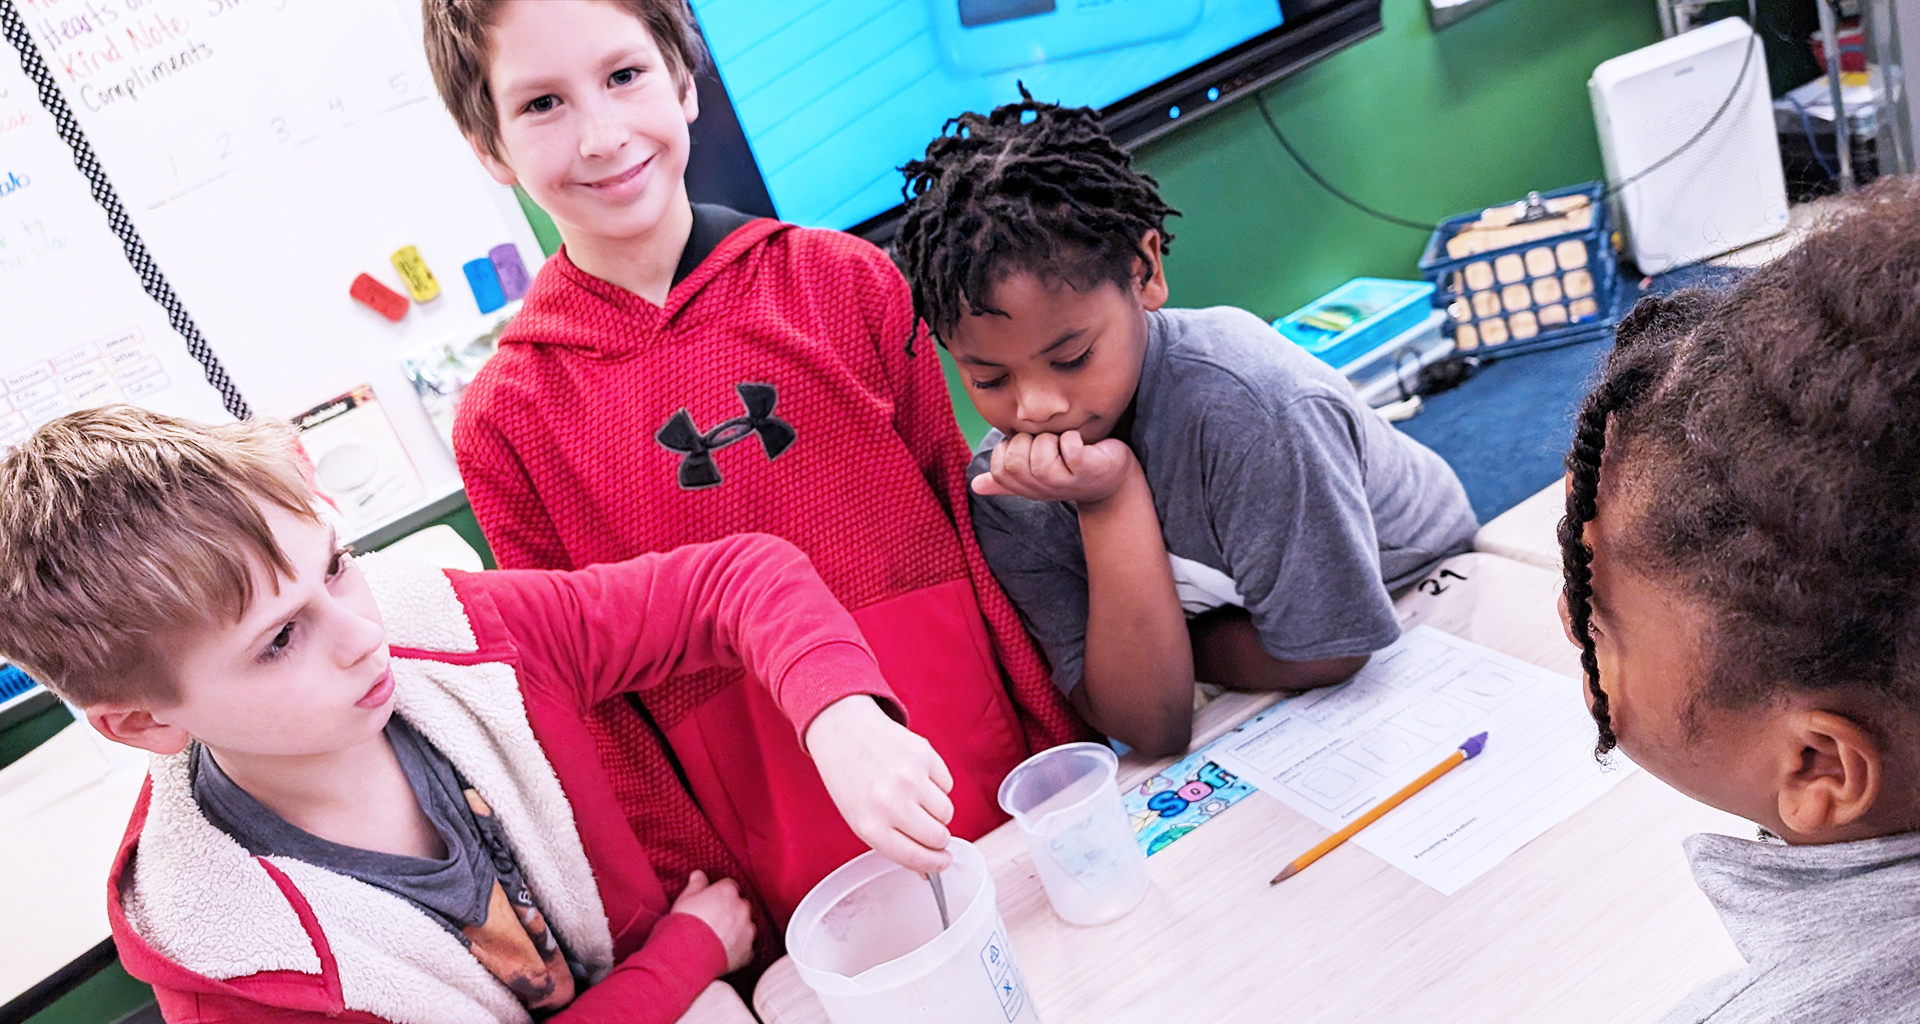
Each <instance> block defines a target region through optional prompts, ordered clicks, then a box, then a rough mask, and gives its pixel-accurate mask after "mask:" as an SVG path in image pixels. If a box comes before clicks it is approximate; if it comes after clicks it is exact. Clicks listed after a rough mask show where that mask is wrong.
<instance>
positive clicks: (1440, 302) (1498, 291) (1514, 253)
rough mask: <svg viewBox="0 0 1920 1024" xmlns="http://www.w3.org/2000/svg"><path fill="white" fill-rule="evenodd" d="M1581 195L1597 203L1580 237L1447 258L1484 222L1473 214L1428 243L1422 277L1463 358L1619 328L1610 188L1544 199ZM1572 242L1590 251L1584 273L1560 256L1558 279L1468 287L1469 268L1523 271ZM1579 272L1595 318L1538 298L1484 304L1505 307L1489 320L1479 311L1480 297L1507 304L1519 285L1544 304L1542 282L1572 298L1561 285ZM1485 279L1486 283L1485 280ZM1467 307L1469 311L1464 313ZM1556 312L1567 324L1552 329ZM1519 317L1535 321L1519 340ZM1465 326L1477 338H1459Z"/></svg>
mask: <svg viewBox="0 0 1920 1024" xmlns="http://www.w3.org/2000/svg"><path fill="white" fill-rule="evenodd" d="M1582 194H1584V195H1586V196H1587V197H1588V198H1589V199H1590V200H1592V203H1593V220H1592V222H1591V223H1590V224H1589V226H1588V227H1587V228H1586V229H1584V230H1581V231H1569V232H1566V233H1564V234H1560V235H1554V236H1551V237H1547V238H1539V239H1535V240H1533V241H1530V242H1522V243H1520V244H1519V245H1511V246H1507V247H1505V248H1501V249H1490V250H1488V251H1486V252H1482V253H1476V254H1474V255H1472V256H1464V257H1460V258H1458V259H1455V258H1452V257H1449V256H1448V255H1447V246H1446V243H1447V240H1448V239H1450V238H1452V237H1453V236H1454V235H1455V234H1457V233H1458V232H1459V231H1460V229H1461V228H1463V227H1465V226H1466V225H1468V224H1471V223H1473V222H1475V221H1477V220H1479V219H1480V213H1481V211H1479V210H1474V211H1472V212H1471V213H1463V214H1460V215H1459V216H1457V217H1449V218H1447V219H1446V220H1445V221H1443V222H1442V223H1441V224H1440V226H1439V227H1438V228H1436V229H1435V230H1434V232H1433V235H1432V237H1431V238H1429V239H1428V240H1427V248H1426V252H1425V253H1424V254H1423V255H1422V256H1421V257H1420V274H1421V276H1423V277H1425V278H1426V279H1427V280H1428V281H1430V282H1432V283H1433V285H1434V292H1433V304H1434V306H1435V307H1437V308H1439V309H1441V310H1445V311H1447V313H1448V316H1447V323H1446V327H1445V328H1443V329H1444V330H1445V332H1446V334H1447V336H1448V337H1450V338H1453V339H1454V343H1455V346H1456V347H1457V349H1458V350H1459V351H1461V352H1472V351H1474V350H1475V349H1485V350H1487V354H1488V355H1499V354H1505V353H1509V352H1524V351H1527V350H1529V349H1536V348H1545V347H1551V346H1554V345H1560V344H1566V343H1569V342H1573V341H1580V340H1587V339H1591V338H1595V337H1599V336H1602V335H1610V334H1611V333H1612V331H1613V327H1614V324H1615V323H1616V322H1617V320H1618V317H1617V316H1616V315H1615V313H1614V306H1615V297H1616V295H1617V294H1618V292H1619V289H1620V270H1619V266H1618V264H1617V263H1616V261H1615V258H1614V252H1613V230H1612V227H1611V219H1610V217H1609V213H1608V209H1607V204H1606V203H1605V202H1604V201H1602V197H1603V196H1604V195H1605V194H1606V189H1605V186H1604V185H1603V184H1602V183H1600V182H1597V181H1590V182H1587V183H1586V184H1584V185H1573V186H1570V187H1568V188H1561V189H1555V190H1553V191H1551V192H1543V193H1541V198H1542V199H1554V198H1558V197H1560V196H1570V195H1582ZM1571 241H1578V242H1580V243H1581V244H1582V245H1583V246H1584V247H1585V249H1586V253H1587V257H1586V262H1585V264H1584V265H1582V266H1580V267H1577V268H1572V269H1569V268H1568V267H1567V266H1565V265H1564V264H1562V263H1560V262H1559V260H1558V257H1557V256H1556V257H1555V266H1554V270H1553V271H1552V272H1550V273H1545V274H1535V273H1533V272H1532V270H1531V269H1529V270H1528V273H1527V276H1526V277H1525V278H1523V279H1522V281H1520V282H1510V281H1504V280H1500V279H1499V278H1497V277H1496V279H1495V283H1494V284H1493V285H1492V286H1491V287H1486V288H1475V287H1473V286H1472V285H1471V284H1470V283H1469V281H1468V278H1469V277H1470V276H1474V275H1469V274H1468V273H1467V268H1468V266H1469V265H1470V264H1476V263H1486V264H1488V265H1489V266H1492V265H1495V264H1497V263H1498V262H1499V261H1500V260H1501V258H1502V257H1510V258H1512V259H1517V260H1519V261H1520V263H1521V264H1522V266H1523V267H1525V266H1527V256H1528V254H1529V253H1532V252H1533V251H1534V250H1538V249H1541V248H1545V249H1547V250H1549V251H1554V250H1556V249H1557V247H1558V246H1559V245H1560V243H1562V242H1571ZM1575 270H1578V271H1584V272H1585V274H1586V280H1584V281H1582V283H1581V286H1582V287H1588V286H1589V284H1590V291H1588V292H1587V293H1586V294H1584V295H1581V296H1580V298H1587V297H1591V298H1592V299H1593V310H1592V312H1590V313H1584V314H1576V313H1572V312H1570V311H1571V310H1572V307H1573V302H1572V301H1571V300H1569V299H1564V298H1563V299H1562V300H1560V301H1558V302H1556V301H1553V300H1552V299H1551V298H1549V299H1548V300H1547V301H1539V299H1538V298H1537V297H1536V298H1535V300H1534V301H1533V302H1532V303H1531V304H1529V305H1518V304H1508V303H1506V302H1505V301H1504V298H1497V299H1494V300H1485V299H1481V300H1480V301H1482V302H1487V303H1488V305H1490V304H1491V301H1499V302H1500V308H1499V309H1498V310H1490V311H1488V312H1484V313H1483V312H1482V311H1481V307H1480V306H1479V305H1476V299H1479V298H1480V296H1482V295H1484V294H1493V295H1495V296H1503V295H1504V293H1505V291H1506V289H1507V288H1508V287H1510V286H1512V285H1514V284H1517V283H1524V284H1525V285H1526V286H1527V287H1528V290H1529V292H1532V293H1533V294H1534V295H1535V296H1538V295H1539V294H1540V293H1539V292H1537V291H1535V289H1534V285H1535V283H1536V282H1538V281H1541V280H1542V279H1544V278H1551V279H1552V282H1553V283H1552V284H1551V285H1548V286H1546V287H1545V294H1546V295H1547V296H1551V295H1552V294H1553V292H1554V289H1555V288H1559V290H1560V291H1561V292H1563V293H1564V294H1565V295H1571V294H1572V293H1571V290H1570V289H1569V288H1568V287H1567V286H1565V285H1563V282H1566V281H1567V280H1568V278H1569V275H1570V274H1573V272H1574V271H1575ZM1479 276H1481V277H1483V278H1484V272H1483V274H1481V275H1479ZM1576 279H1577V277H1576ZM1462 303H1464V308H1463V306H1462V305H1460V304H1462ZM1556 305H1557V306H1559V310H1558V311H1557V315H1564V317H1565V318H1564V319H1562V320H1559V321H1558V322H1554V323H1549V322H1548V320H1549V315H1550V310H1551V307H1554V306H1556ZM1583 308H1584V304H1583ZM1516 314H1524V315H1525V316H1526V317H1531V318H1532V320H1531V321H1522V322H1528V323H1529V324H1530V326H1531V328H1532V333H1531V334H1530V335H1529V336H1527V337H1521V332H1520V331H1517V330H1515V329H1514V328H1513V326H1512V324H1513V322H1514V320H1515V318H1516ZM1491 321H1498V331H1497V335H1496V332H1493V331H1489V330H1487V324H1488V323H1489V322H1491ZM1462 326H1470V327H1472V328H1473V329H1474V330H1473V331H1472V332H1471V334H1468V333H1467V332H1463V331H1461V330H1460V328H1461V327H1462ZM1492 336H1498V337H1499V338H1500V340H1498V341H1490V340H1488V338H1489V337H1492Z"/></svg>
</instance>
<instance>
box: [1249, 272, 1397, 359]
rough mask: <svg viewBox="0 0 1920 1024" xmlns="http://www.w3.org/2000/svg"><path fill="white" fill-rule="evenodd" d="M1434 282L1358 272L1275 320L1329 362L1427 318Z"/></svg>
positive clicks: (1362, 350) (1370, 348)
mask: <svg viewBox="0 0 1920 1024" xmlns="http://www.w3.org/2000/svg"><path fill="white" fill-rule="evenodd" d="M1432 295H1433V285H1431V284H1427V283H1423V282H1420V281H1389V280H1386V279H1384V278H1378V277H1356V278H1354V279H1353V280H1351V281H1348V282H1347V283H1346V284H1343V285H1341V286H1340V287H1338V288H1335V289H1334V290H1333V291H1330V292H1328V293H1327V294H1325V295H1322V296H1320V297H1319V298H1317V299H1315V300H1313V301H1312V302H1311V303H1308V304H1307V305H1306V306H1304V307H1302V308H1300V309H1298V310H1295V311H1294V312H1292V313H1289V314H1287V315H1286V316H1283V317H1281V318H1280V319H1278V320H1275V321H1274V322H1273V327H1274V330H1277V331H1279V332H1280V333H1281V334H1282V335H1284V336H1285V337H1286V338H1287V339H1288V340H1289V341H1292V342H1293V343H1294V344H1296V345H1299V346H1300V347H1301V348H1303V349H1306V350H1307V352H1308V353H1309V354H1311V355H1313V356H1314V357H1315V358H1317V359H1319V360H1320V361H1321V362H1323V363H1326V364H1327V365H1329V366H1333V367H1340V366H1344V365H1346V364H1347V363H1349V362H1352V361H1353V359H1354V358H1355V357H1357V356H1361V355H1364V354H1366V353H1368V352H1371V351H1373V350H1374V349H1376V348H1379V347H1380V346H1381V345H1384V344H1386V343H1387V342H1389V341H1392V340H1393V339H1394V338H1395V337H1396V336H1398V335H1400V334H1402V333H1404V332H1405V331H1407V330H1408V329H1409V328H1412V327H1416V326H1418V325H1419V324H1420V322H1421V321H1422V320H1425V319H1426V318H1427V311H1428V310H1429V309H1432V308H1433V303H1432V302H1431V301H1429V300H1430V298H1431V296H1432Z"/></svg>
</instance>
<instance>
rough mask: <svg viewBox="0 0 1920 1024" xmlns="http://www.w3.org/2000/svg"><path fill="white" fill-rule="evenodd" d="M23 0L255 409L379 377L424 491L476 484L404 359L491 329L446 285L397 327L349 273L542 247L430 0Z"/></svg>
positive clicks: (89, 134)
mask: <svg viewBox="0 0 1920 1024" xmlns="http://www.w3.org/2000/svg"><path fill="white" fill-rule="evenodd" d="M4 3H11V4H13V5H14V6H15V8H16V9H17V10H18V11H19V12H20V16H21V19H22V20H23V21H24V23H25V30H26V32H27V33H28V34H29V35H31V37H32V40H33V42H34V44H35V45H36V46H37V48H38V49H39V51H40V53H41V54H43V55H44V57H45V61H46V64H47V66H48V68H49V71H50V76H51V78H52V80H53V81H54V82H56V83H57V84H58V87H59V90H60V92H61V93H62V94H63V95H64V96H65V97H66V101H67V105H68V106H69V107H70V108H71V109H72V113H73V119H74V121H75V122H76V123H77V125H78V127H79V129H80V130H81V131H83V132H84V134H85V136H86V138H87V139H88V140H89V141H90V143H91V145H92V147H93V149H94V150H95V151H96V152H97V153H98V155H99V164H100V166H101V167H102V168H103V169H104V171H105V173H106V175H107V176H108V177H109V178H111V179H112V182H113V187H114V189H115V191H117V193H118V194H119V197H120V200H121V202H122V203H123V204H124V206H125V209H126V212H127V217H128V219H129V220H130V221H131V222H132V223H133V225H134V226H135V227H136V228H137V229H138V232H139V235H140V236H141V237H142V238H143V239H144V240H145V244H146V246H147V248H148V249H149V250H150V251H151V253H152V257H153V260H154V262H156V263H157V265H158V266H159V267H160V268H162V269H163V270H164V271H165V275H166V277H167V280H168V281H169V282H170V284H171V287H172V289H173V291H174V292H175V293H177V295H178V299H179V302H180V303H181V304H183V305H184V307H185V308H186V309H188V310H191V311H192V317H193V320H194V322H195V324H196V325H197V327H198V329H199V330H200V331H201V332H203V333H204V335H205V338H206V343H207V345H208V346H209V347H210V348H211V349H212V350H213V351H214V352H216V353H217V354H218V361H219V364H220V365H221V366H222V367H223V368H224V371H225V372H226V373H227V374H230V375H231V381H232V385H233V386H234V387H235V388H236V389H237V390H238V392H239V393H241V394H243V395H244V396H245V401H246V403H247V404H248V405H249V406H250V407H251V409H252V410H253V411H254V412H257V413H260V414H263V415H268V416H274V417H282V418H285V417H292V416H297V415H299V414H300V413H302V412H304V411H306V410H309V409H312V408H314V407H315V406H316V405H319V404H321V403H325V402H328V401H331V400H333V399H335V398H337V397H338V396H340V395H342V394H346V393H348V392H351V391H353V390H354V389H356V388H360V387H363V386H365V387H370V388H371V389H372V390H373V392H374V393H376V394H377V395H378V396H380V397H381V398H383V399H384V401H381V402H379V403H377V406H378V407H379V408H381V409H383V410H384V411H385V414H386V415H387V417H388V418H389V419H390V420H391V421H392V426H393V429H394V431H395V432H396V434H397V435H398V437H399V438H400V440H401V442H402V444H403V446H404V448H405V449H406V450H407V452H408V454H409V455H410V457H411V458H412V459H413V462H414V464H415V466H416V467H417V469H418V470H419V472H420V474H421V476H422V478H423V480H424V481H425V482H426V484H427V485H428V486H429V487H431V488H433V489H434V491H435V492H436V493H439V492H444V491H449V490H453V489H457V488H458V485H459V476H458V472H457V470H456V468H455V467H454V465H453V460H452V458H451V456H450V454H449V453H447V451H446V450H445V448H444V446H443V445H442V444H441V443H440V441H439V437H438V434H437V433H436V431H435V429H434V425H433V423H432V421H431V419H430V418H429V417H428V415H427V412H426V410H425V409H424V408H423V407H422V406H421V404H420V402H419V401H418V400H417V399H416V398H415V396H414V392H413V385H412V383H411V382H410V381H409V380H408V379H407V377H406V375H405V373H404V372H403V369H402V365H401V362H402V359H403V357H404V356H405V354H406V353H407V352H409V351H411V350H413V349H416V348H418V347H420V346H421V345H423V344H426V343H429V342H437V341H443V340H445V338H447V337H449V336H455V335H462V334H466V335H469V336H470V335H472V334H475V333H479V331H480V329H481V327H480V321H481V314H480V311H479V310H478V309H477V308H476V307H475V304H474V301H473V299H472V297H471V296H468V295H466V294H465V293H464V292H456V291H454V290H452V289H448V293H447V294H443V295H441V296H439V297H438V298H434V297H433V296H428V297H427V298H424V299H423V298H420V297H419V296H416V297H415V302H414V304H413V305H412V306H411V308H410V309H409V310H408V311H407V312H406V314H405V316H404V319H398V320H397V321H389V320H387V319H384V318H382V317H381V316H379V315H377V314H375V313H374V312H372V311H371V310H369V309H367V308H366V307H364V306H362V305H361V304H360V303H358V302H356V301H354V300H353V298H352V297H351V295H350V294H349V292H350V287H351V285H352V284H353V282H354V281H355V280H356V278H357V277H359V276H361V275H363V274H365V273H368V272H371V273H373V274H374V275H375V276H376V277H381V276H382V275H389V276H390V274H391V269H392V268H391V264H390V258H391V256H392V254H393V253H395V252H396V251H400V250H404V249H409V248H411V249H413V250H414V251H415V252H416V253H417V254H418V256H419V258H421V259H422V260H424V261H425V263H426V265H427V266H429V267H431V268H432V270H433V272H434V273H436V274H437V275H438V277H439V278H440V279H442V280H448V279H452V280H458V279H459V277H460V268H461V266H462V265H463V264H465V263H466V262H468V261H470V260H472V259H473V258H475V257H476V256H480V257H484V256H485V255H486V254H487V253H488V252H489V251H491V250H493V249H494V248H496V247H498V246H501V245H502V244H504V243H509V242H511V243H515V244H517V245H518V247H519V251H521V252H523V253H536V254H537V253H538V252H539V251H540V250H539V248H538V243H537V241H536V240H535V239H534V238H533V235H532V232H531V229H530V228H529V227H528V225H527V223H526V219H525V216H524V215H523V214H522V213H521V212H520V210H519V207H518V205H517V204H516V202H515V200H514V198H513V194H512V192H511V191H510V190H508V189H505V188H503V187H502V186H500V185H498V184H497V183H495V182H494V181H493V180H491V179H490V178H488V177H487V175H486V174H485V172H484V170H483V169H482V168H481V166H480V164H479V162H478V160H477V159H476V158H475V157H474V155H473V152H472V150H471V148H470V147H469V146H468V145H467V143H466V140H465V139H463V138H462V137H461V135H460V133H459V131H458V130H457V129H456V128H455V126H454V124H453V121H452V118H451V117H450V116H449V115H448V114H447V112H446V110H445V108H444V107H443V105H442V104H441V102H440V98H439V96H438V95H437V94H436V92H435V90H434V86H433V82H432V77H431V74H430V72H429V71H428V68H427V64H426V58H425V54H424V52H423V48H422V44H421V36H420V29H419V25H418V21H417V17H418V15H417V13H412V14H409V13H408V8H409V7H411V8H412V10H413V11H414V12H417V11H418V7H419V5H418V0H0V4H4ZM0 173H4V172H0ZM4 202H5V200H0V204H4ZM3 209H4V207H3V206H0V210H3ZM382 279H385V278H382ZM396 284H397V282H393V281H389V286H390V287H392V286H395V285H396ZM153 333H154V332H153V331H152V330H151V329H149V330H147V331H146V334H147V336H148V337H152V336H153ZM102 334H103V336H104V334H105V332H102ZM171 376H172V379H173V380H174V382H175V386H178V382H179V379H180V376H179V375H178V374H174V375H171Z"/></svg>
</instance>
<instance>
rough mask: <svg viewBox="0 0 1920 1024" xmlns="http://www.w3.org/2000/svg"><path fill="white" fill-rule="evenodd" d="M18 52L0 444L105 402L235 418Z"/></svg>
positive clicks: (8, 66)
mask: <svg viewBox="0 0 1920 1024" xmlns="http://www.w3.org/2000/svg"><path fill="white" fill-rule="evenodd" d="M7 13H9V12H6V11H0V18H4V16H5V15H6V14H7ZM17 25H18V22H15V23H14V24H13V25H10V26H8V27H9V28H12V27H15V26H17ZM13 55H14V50H13V48H12V47H0V309H4V310H5V311H6V313H5V315H4V316H0V451H4V450H5V449H7V448H11V447H13V446H14V445H15V444H17V443H19V442H20V441H21V440H23V439H25V437H26V436H27V434H28V433H29V432H30V431H31V430H32V429H33V428H34V427H36V426H38V425H39V424H41V423H44V422H45V421H47V420H49V419H52V418H54V417H55V416H59V415H61V414H62V413H65V412H68V411H70V410H72V409H75V408H80V407H83V406H88V405H102V404H105V403H108V402H118V401H127V402H135V403H138V404H140V405H144V406H147V407H149V408H153V409H157V410H159V411H162V412H168V413H173V414H175V415H180V416H191V417H194V418H197V419H204V420H210V421H218V420H224V419H228V418H230V415H229V411H228V409H227V408H225V407H224V406H223V399H222V396H221V394H220V393H219V392H218V391H217V390H216V389H215V388H214V386H213V385H212V384H210V383H209V382H208V380H207V376H208V373H207V370H206V369H205V368H204V367H202V366H201V365H200V364H199V363H198V362H196V361H195V359H194V357H193V356H192V355H191V354H190V353H189V351H188V347H187V343H186V341H185V339H184V338H183V337H182V336H181V335H180V333H179V332H178V331H177V330H176V329H175V328H174V326H173V325H172V324H171V323H170V322H169V312H168V310H167V309H165V308H164V307H162V306H161V305H160V303H159V302H158V301H157V300H156V299H155V298H154V297H153V296H152V295H151V294H149V293H148V292H147V291H146V290H145V289H143V287H142V282H141V281H140V279H139V277H138V276H137V275H136V274H135V272H134V269H133V265H132V264H131V263H130V262H129V261H128V257H127V255H126V251H125V248H126V244H127V243H125V242H123V240H122V239H121V238H119V237H116V236H115V233H114V230H113V227H112V226H111V224H110V223H109V220H108V215H107V210H106V208H105V207H104V206H102V205H101V203H99V202H96V201H95V199H94V197H93V196H92V195H90V194H89V189H90V183H89V182H88V180H87V178H86V176H85V175H83V174H82V173H81V172H80V170H79V169H78V168H77V167H76V166H75V161H74V155H73V151H72V149H71V148H70V147H69V145H68V143H67V142H66V141H65V140H63V139H62V138H61V137H60V135H59V132H58V129H57V126H56V124H55V120H54V117H53V115H52V114H51V113H50V112H49V111H48V110H47V108H46V106H45V105H44V103H43V101H42V100H41V98H40V96H39V94H38V88H37V86H36V83H35V82H34V81H33V80H32V79H30V78H29V77H28V76H27V74H26V72H25V71H24V70H23V69H22V68H21V64H20V62H19V61H18V60H15V59H11V58H12V57H13ZM56 102H57V97H56ZM82 144H83V145H84V141H83V142H82ZM132 237H133V238H134V240H135V243H136V244H137V241H138V236H137V235H133V236H132ZM215 365H216V368H217V364H215ZM240 408H241V410H242V411H244V408H245V407H244V405H242V406H241V407H240Z"/></svg>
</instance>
